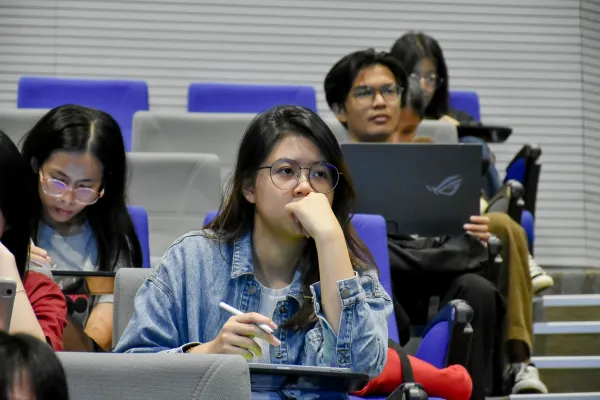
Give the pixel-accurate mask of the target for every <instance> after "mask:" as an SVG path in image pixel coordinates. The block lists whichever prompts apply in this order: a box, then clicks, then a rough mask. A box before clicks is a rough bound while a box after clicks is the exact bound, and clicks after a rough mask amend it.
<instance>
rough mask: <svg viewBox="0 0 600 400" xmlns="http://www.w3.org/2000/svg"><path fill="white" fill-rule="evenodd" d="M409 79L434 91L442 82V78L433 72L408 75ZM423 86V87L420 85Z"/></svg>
mask: <svg viewBox="0 0 600 400" xmlns="http://www.w3.org/2000/svg"><path fill="white" fill-rule="evenodd" d="M409 78H410V79H411V80H413V81H415V82H419V84H421V82H423V84H424V86H427V87H430V88H433V89H434V90H435V89H437V88H439V87H440V85H441V84H442V82H444V78H442V77H440V76H439V75H438V74H437V73H435V72H418V71H417V72H413V73H412V74H410V76H409ZM421 86H423V85H421Z"/></svg>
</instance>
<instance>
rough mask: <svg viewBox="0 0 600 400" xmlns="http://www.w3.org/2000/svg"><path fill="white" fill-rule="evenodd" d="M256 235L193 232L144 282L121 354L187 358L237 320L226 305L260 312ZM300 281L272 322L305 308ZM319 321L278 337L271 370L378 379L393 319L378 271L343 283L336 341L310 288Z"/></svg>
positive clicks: (278, 332)
mask: <svg viewBox="0 0 600 400" xmlns="http://www.w3.org/2000/svg"><path fill="white" fill-rule="evenodd" d="M251 236H252V235H251V233H248V234H247V235H246V236H244V237H243V238H241V239H239V240H237V241H235V242H233V243H226V242H219V241H216V240H213V239H209V238H206V237H204V236H203V235H202V232H190V233H188V234H186V235H184V236H182V237H181V238H179V239H178V240H177V241H176V242H175V243H174V244H173V245H172V246H171V247H170V248H169V249H168V250H167V252H166V254H165V255H164V256H163V258H162V260H161V262H160V264H159V265H158V266H157V267H156V268H155V269H154V271H153V272H152V274H151V275H150V276H149V278H148V279H147V280H146V282H144V284H143V285H142V287H141V288H140V290H139V291H138V293H137V296H136V298H135V312H134V314H133V317H132V318H131V320H130V322H129V325H128V326H127V328H126V329H125V332H124V333H123V336H122V337H121V340H120V341H119V343H118V344H117V346H116V347H115V349H114V351H115V352H131V353H134V352H139V353H142V352H182V351H183V349H184V348H186V345H189V344H191V343H198V342H199V343H206V342H209V341H211V340H213V339H215V337H216V336H217V335H218V334H219V332H220V330H221V328H222V327H223V325H224V324H225V322H226V321H227V320H228V319H229V318H230V317H231V315H230V314H229V313H228V312H227V311H224V310H222V309H221V308H220V307H219V302H221V301H223V302H225V303H227V304H229V305H231V306H233V307H235V308H237V309H238V310H240V311H242V312H244V313H246V312H256V311H257V310H258V309H259V305H260V304H259V303H260V288H261V285H260V284H259V282H258V281H257V280H256V278H255V276H254V268H253V265H252V239H251ZM301 288H302V275H301V273H300V269H298V270H297V271H296V272H295V275H294V278H293V280H292V284H291V287H290V291H289V293H288V295H287V298H286V300H283V301H280V302H278V303H277V307H276V309H275V312H274V314H273V315H272V316H270V317H272V319H273V321H274V322H275V323H276V324H277V326H281V325H282V324H283V322H284V321H286V320H287V319H289V318H290V317H291V316H292V315H293V314H294V313H295V312H296V311H298V309H299V307H300V306H301V305H302V303H303V302H304V301H311V300H310V299H305V298H304V295H303V294H302V290H301ZM310 290H311V293H312V296H313V299H314V301H313V304H314V311H315V314H316V316H317V318H318V321H317V322H315V324H314V325H313V326H312V327H310V328H309V329H304V330H300V331H293V330H290V329H281V328H279V329H277V330H276V331H275V332H274V335H275V336H276V337H277V338H278V339H279V340H280V341H281V345H280V346H277V347H275V346H270V362H271V363H272V364H293V365H312V366H326V367H340V368H351V369H352V370H353V371H356V372H360V373H365V374H368V375H369V376H370V377H374V376H377V375H378V374H379V373H380V372H381V371H382V369H383V366H384V364H385V361H386V356H387V339H388V337H387V319H388V316H389V315H390V313H391V312H392V301H391V299H390V297H389V295H388V294H387V293H386V292H385V290H384V289H383V287H382V286H381V285H380V283H379V280H378V278H377V275H376V273H375V271H373V270H370V271H360V272H359V273H358V274H355V276H354V277H353V278H350V279H346V280H342V281H339V282H338V290H339V293H340V302H341V303H342V315H341V319H340V325H339V332H338V334H337V335H336V334H335V331H334V330H333V329H332V328H331V326H330V325H329V323H328V322H327V320H326V319H325V317H324V316H323V312H322V308H321V303H320V299H321V286H320V282H316V283H314V284H313V285H312V286H311V287H310Z"/></svg>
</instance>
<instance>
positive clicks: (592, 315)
mask: <svg viewBox="0 0 600 400" xmlns="http://www.w3.org/2000/svg"><path fill="white" fill-rule="evenodd" d="M533 308H534V320H535V321H536V322H537V321H565V322H567V321H600V294H583V295H547V296H542V297H537V298H535V299H534V307H533Z"/></svg>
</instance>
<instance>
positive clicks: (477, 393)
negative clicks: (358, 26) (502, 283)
mask: <svg viewBox="0 0 600 400" xmlns="http://www.w3.org/2000/svg"><path fill="white" fill-rule="evenodd" d="M324 87H325V97H326V100H327V103H328V105H329V107H330V108H331V110H332V111H333V112H334V113H335V115H336V117H337V119H338V120H339V121H340V123H342V124H343V125H344V127H345V128H346V129H347V130H348V135H349V137H350V140H351V141H354V142H388V143H400V142H404V141H410V140H406V138H411V139H412V136H413V134H414V129H416V126H417V125H418V123H419V122H420V112H419V111H418V108H419V107H420V105H419V103H420V102H419V96H418V93H417V92H415V93H407V92H406V91H405V90H404V88H407V87H408V84H407V76H406V74H405V73H404V71H403V70H402V68H401V67H400V66H399V65H398V63H397V61H396V60H395V59H394V58H393V57H392V56H391V55H390V54H389V53H385V52H381V53H377V52H375V51H374V50H373V49H369V50H364V51H357V52H354V53H351V54H348V55H346V56H345V57H343V58H342V59H340V60H339V61H338V62H337V63H336V64H335V65H334V66H333V67H332V68H331V70H330V71H329V73H328V74H327V76H326V77H325V82H324ZM407 100H409V101H410V103H411V105H409V106H407V107H403V104H407ZM402 173H410V171H402ZM400 175H401V174H399V176H400ZM398 184H399V183H398ZM487 221H488V219H487V218H486V217H474V219H473V220H472V221H471V222H472V223H471V224H467V225H466V226H465V228H466V230H467V231H469V232H470V233H472V234H474V235H475V236H478V237H480V238H482V239H483V240H484V241H485V240H486V239H487V237H489V234H488V226H487ZM390 244H391V245H393V239H391V238H390ZM424 250H425V251H428V250H430V249H424ZM390 255H391V256H392V255H393V253H392V252H391V253H390ZM465 256H466V255H465ZM396 261H397V260H396V259H395V258H394V257H393V256H392V257H391V259H390V264H391V267H392V276H393V275H394V267H395V266H397V265H398V263H397V262H396ZM430 280H431V281H430V282H427V285H430V286H431V287H432V288H435V289H436V290H437V291H438V293H436V294H434V295H437V296H439V297H440V298H441V299H442V301H441V304H445V303H446V302H448V301H449V300H451V299H462V300H465V301H467V302H468V303H469V304H470V305H471V307H472V308H473V310H474V318H473V321H472V326H473V331H474V334H473V340H472V344H471V356H470V359H469V363H468V365H467V369H468V371H469V373H470V374H471V378H472V380H473V395H472V396H471V398H472V399H483V398H484V392H485V386H486V378H487V376H489V374H488V371H490V370H491V363H492V352H493V348H494V344H495V343H494V342H495V339H496V336H495V331H497V327H498V326H499V321H502V318H503V316H504V315H503V314H504V313H503V305H502V303H501V300H500V298H499V295H498V292H497V290H496V289H495V288H494V287H493V285H492V284H490V283H489V282H488V281H487V280H486V279H485V278H483V277H481V276H479V275H476V274H473V273H465V274H463V275H460V276H458V277H456V278H454V279H452V280H450V281H446V282H441V279H440V278H439V277H438V276H435V275H432V276H431V277H430ZM419 283H420V284H422V283H423V282H414V284H415V285H414V286H418V285H419ZM400 284H401V288H402V289H399V287H400ZM411 286H413V285H412V284H411V282H397V281H394V289H393V290H394V293H393V295H394V306H395V307H394V309H395V313H396V318H397V320H398V323H399V326H401V324H402V321H405V323H406V320H407V318H408V320H410V322H411V323H413V324H416V325H422V324H425V323H426V322H427V317H428V307H427V304H426V305H425V307H422V305H423V302H422V301H417V300H419V299H418V297H419V293H414V294H413V293H410V294H407V292H405V288H410V287H411ZM399 291H400V292H402V293H399ZM421 297H423V296H421ZM427 297H428V299H427V301H428V300H429V297H430V296H429V295H428V296H427ZM398 300H399V301H400V303H398ZM400 333H401V337H404V338H405V337H406V332H400Z"/></svg>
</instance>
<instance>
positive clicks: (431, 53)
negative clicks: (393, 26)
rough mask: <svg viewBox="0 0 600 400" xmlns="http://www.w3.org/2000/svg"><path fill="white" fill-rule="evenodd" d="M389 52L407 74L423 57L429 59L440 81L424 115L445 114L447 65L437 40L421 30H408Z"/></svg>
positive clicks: (446, 109)
mask: <svg viewBox="0 0 600 400" xmlns="http://www.w3.org/2000/svg"><path fill="white" fill-rule="evenodd" d="M390 52H391V53H392V56H394V58H396V59H397V60H398V61H399V62H400V64H401V66H402V68H403V69H404V70H405V71H406V73H407V74H411V73H412V72H413V71H414V69H415V67H416V66H417V64H418V63H419V62H420V61H422V60H423V59H427V58H428V59H430V60H431V62H432V63H433V64H434V65H435V67H436V72H437V75H438V78H439V79H440V80H441V82H440V83H439V86H438V87H437V89H436V90H435V93H434V94H433V97H432V98H431V100H430V101H429V104H428V105H427V107H426V108H425V112H424V116H425V118H427V119H440V118H442V117H443V116H444V115H447V114H448V111H449V107H450V106H449V82H448V67H447V66H446V60H445V59H444V52H443V51H442V48H441V47H440V44H439V43H438V42H437V40H435V39H434V38H432V37H431V36H429V35H426V34H425V33H423V32H409V33H407V34H405V35H403V36H401V37H400V38H399V39H398V40H396V42H395V43H394V45H393V46H392V49H391V51H390Z"/></svg>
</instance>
